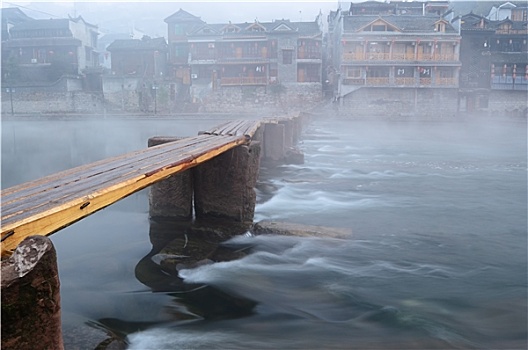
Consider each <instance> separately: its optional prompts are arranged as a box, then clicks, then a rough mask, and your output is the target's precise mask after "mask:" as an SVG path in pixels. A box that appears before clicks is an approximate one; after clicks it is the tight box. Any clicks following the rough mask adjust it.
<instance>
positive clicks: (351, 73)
mask: <svg viewBox="0 0 528 350" xmlns="http://www.w3.org/2000/svg"><path fill="white" fill-rule="evenodd" d="M346 73H347V78H350V79H358V78H361V69H359V68H348V69H347V72H346Z"/></svg>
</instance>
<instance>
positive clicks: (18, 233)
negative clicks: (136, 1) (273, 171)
mask: <svg viewBox="0 0 528 350" xmlns="http://www.w3.org/2000/svg"><path fill="white" fill-rule="evenodd" d="M260 124H261V122H260V121H246V120H239V121H233V122H228V123H225V124H223V125H220V126H217V127H215V128H214V129H212V130H210V131H207V132H203V133H202V134H201V135H198V136H195V137H189V138H185V139H181V140H177V141H174V142H170V143H165V144H161V145H158V146H154V147H149V148H146V149H142V150H139V151H135V152H131V153H127V154H124V155H121V156H117V157H113V158H109V159H104V160H101V161H98V162H94V163H91V164H87V165H83V166H79V167H77V168H73V169H69V170H66V171H63V172H60V173H57V174H53V175H50V176H46V177H44V178H41V179H38V180H35V181H31V182H27V183H23V184H20V185H17V186H14V187H11V188H8V189H5V190H3V191H2V192H1V245H2V256H5V255H8V254H10V252H11V251H12V250H14V249H15V248H16V246H17V245H18V244H19V243H20V242H21V241H22V240H24V238H26V237H27V236H30V235H49V234H52V233H54V232H56V231H58V230H60V229H61V228H63V227H66V226H68V225H70V224H72V223H74V222H76V221H78V220H80V219H82V218H84V217H86V216H88V215H90V214H92V213H94V212H96V211H98V210H100V209H103V208H105V207H107V206H108V205H110V204H112V203H114V202H116V201H118V200H120V199H122V198H124V197H126V196H129V195H131V194H132V193H135V192H137V191H139V190H141V189H143V188H145V187H147V186H149V185H152V184H153V183H156V182H158V181H161V180H163V179H165V178H167V177H168V176H170V175H173V174H175V173H178V172H181V171H183V170H186V169H189V168H192V167H194V166H197V165H199V164H201V163H203V162H206V161H208V160H210V159H211V158H214V157H216V156H218V155H219V154H221V153H224V152H226V151H228V150H230V149H232V148H235V147H237V146H239V145H243V144H248V143H249V142H250V141H251V138H252V137H253V135H254V134H255V132H256V130H257V129H258V128H259V126H260Z"/></svg>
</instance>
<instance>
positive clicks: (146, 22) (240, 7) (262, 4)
mask: <svg viewBox="0 0 528 350" xmlns="http://www.w3.org/2000/svg"><path fill="white" fill-rule="evenodd" d="M346 4H347V5H343V6H344V7H348V4H349V2H348V3H346ZM338 5H339V4H338V0H318V1H295V0H293V1H288V2H284V1H278V0H271V1H270V0H268V1H256V0H245V1H218V0H210V1H199V2H198V1H189V0H187V1H139V0H128V1H120V0H117V1H112V2H110V1H93V0H92V1H72V0H62V1H54V2H49V1H42V0H37V1H9V0H7V1H2V7H13V6H17V7H19V8H20V9H21V10H22V11H24V12H25V13H26V14H27V15H28V16H31V17H33V18H67V17H68V15H70V16H78V15H82V16H83V18H84V19H85V20H86V21H88V22H90V23H92V24H95V25H98V26H99V29H100V31H101V33H102V34H104V33H111V32H122V31H124V30H130V28H134V29H138V30H140V31H142V32H144V33H145V34H148V35H151V36H164V37H166V36H167V34H166V32H167V29H166V28H167V25H166V23H165V22H164V19H165V18H167V17H169V16H170V15H172V14H173V13H175V12H176V11H178V10H179V9H180V8H182V9H183V10H185V11H187V12H190V13H191V14H193V15H195V16H197V17H200V18H201V19H202V20H203V21H205V22H207V23H227V22H229V21H231V22H234V23H236V22H253V21H255V20H258V21H260V22H271V21H273V20H275V19H289V20H291V21H295V22H297V21H314V20H315V18H316V17H317V15H318V14H319V12H322V13H323V16H324V17H323V19H324V21H325V22H326V16H327V15H328V13H329V12H330V11H331V10H336V9H337V8H338Z"/></svg>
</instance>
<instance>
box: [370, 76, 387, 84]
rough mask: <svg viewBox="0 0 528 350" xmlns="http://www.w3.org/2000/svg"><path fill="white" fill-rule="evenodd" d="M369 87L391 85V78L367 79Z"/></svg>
mask: <svg viewBox="0 0 528 350" xmlns="http://www.w3.org/2000/svg"><path fill="white" fill-rule="evenodd" d="M367 85H376V86H380V85H381V86H385V85H389V78H388V77H386V78H367Z"/></svg>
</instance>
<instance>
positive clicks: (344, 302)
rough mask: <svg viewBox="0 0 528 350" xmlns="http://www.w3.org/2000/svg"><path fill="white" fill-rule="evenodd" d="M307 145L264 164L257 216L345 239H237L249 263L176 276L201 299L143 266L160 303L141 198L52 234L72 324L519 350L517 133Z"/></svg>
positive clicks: (188, 344)
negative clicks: (327, 229)
mask: <svg viewBox="0 0 528 350" xmlns="http://www.w3.org/2000/svg"><path fill="white" fill-rule="evenodd" d="M154 124H155V123H154ZM142 125H143V126H145V125H144V124H142ZM213 125H214V124H213ZM160 127H161V126H158V127H157V128H160ZM4 130H5V129H4ZM4 130H3V131H2V132H3V133H4ZM8 131H9V129H7V130H6V132H8ZM147 132H150V131H149V130H146V129H145V130H142V133H143V134H144V133H147ZM107 133H109V134H111V133H112V132H111V128H107ZM173 134H174V133H173ZM18 136H19V137H20V134H18ZM78 136H79V135H78ZM148 136H152V135H148ZM4 140H5V138H4V134H3V140H2V142H4ZM7 140H9V137H8V138H7ZM71 141H72V142H73V141H74V140H71ZM141 142H146V141H141ZM13 145H15V143H13ZM17 145H18V147H19V151H20V148H21V147H22V148H23V149H25V150H26V151H27V150H28V147H29V146H28V145H25V146H23V145H20V144H17ZM81 145H86V142H85V141H83V142H81ZM143 145H144V143H140V144H137V145H136V146H135V147H136V148H140V147H142V146H143ZM8 146H9V145H8ZM300 147H301V148H302V150H303V152H304V153H305V164H303V165H285V166H281V167H279V168H276V169H274V168H264V169H262V172H261V179H260V183H259V186H258V191H257V193H258V198H259V204H258V205H257V208H256V220H262V219H273V220H279V221H286V222H295V223H301V224H308V225H322V226H332V227H343V228H349V229H351V231H352V234H351V235H350V236H349V237H343V238H341V239H337V238H329V237H311V238H306V237H284V236H243V237H237V238H234V239H232V240H230V241H229V242H227V243H226V246H228V247H231V248H233V249H242V248H245V249H247V250H248V251H250V254H249V255H247V256H245V257H244V258H242V259H240V260H235V261H230V262H220V263H215V264H211V265H205V266H200V267H197V268H194V269H184V270H180V271H179V274H180V277H182V278H183V280H184V281H185V282H187V283H193V284H197V286H196V288H194V287H193V288H194V289H193V288H190V289H185V290H184V289H182V285H181V283H180V282H177V281H175V280H176V279H175V277H173V276H169V275H167V274H166V273H163V272H161V271H156V270H155V267H156V266H158V265H156V264H154V263H155V261H154V262H152V264H153V265H154V269H153V270H149V273H150V274H151V275H150V276H151V277H152V279H153V280H154V279H158V280H161V281H162V286H163V287H164V288H162V290H163V291H161V292H160V291H157V292H154V293H153V292H152V290H151V287H150V286H148V285H143V284H142V283H140V282H139V281H138V278H139V277H138V271H137V266H139V265H140V263H139V262H140V261H143V260H144V257H145V256H146V255H147V254H148V253H149V250H150V247H151V244H150V242H149V237H148V233H149V232H148V231H149V222H148V215H147V212H146V196H145V193H143V192H142V193H140V194H138V195H136V196H132V197H130V198H128V199H126V200H125V201H123V203H120V204H118V205H117V206H115V207H114V206H112V207H111V208H109V209H107V210H105V211H104V212H102V213H100V214H97V215H95V216H92V217H90V218H88V219H86V220H83V221H81V222H79V223H77V224H75V225H73V226H72V227H70V228H67V229H66V230H64V231H61V232H60V233H58V234H57V235H54V236H53V240H54V243H55V245H56V247H57V250H58V253H59V268H60V269H61V283H62V298H63V313H64V315H65V316H64V317H65V323H67V322H70V321H71V317H70V315H71V314H75V315H77V316H80V317H81V318H82V319H84V320H89V321H93V322H96V323H98V324H99V325H103V326H105V327H107V328H109V329H112V330H113V331H120V332H122V334H124V335H127V338H126V339H127V341H128V342H129V347H130V348H131V349H189V348H192V349H215V348H216V349H247V348H253V349H279V348H280V349H287V348H289V349H332V348H336V349H342V348H347V349H351V348H355V349H369V348H370V349H380V348H384V349H386V348H393V349H403V348H405V349H431V348H437V349H446V348H476V349H482V348H497V349H525V348H526V347H527V331H526V329H527V321H526V309H527V299H526V297H527V295H526V291H527V253H526V252H527V217H526V216H527V214H526V213H527V203H526V202H527V182H526V179H527V168H526V159H527V154H526V152H527V147H526V123H504V122H503V123H497V124H493V123H488V122H485V121H474V122H457V123H432V122H428V123H407V122H391V123H378V122H370V121H354V120H342V119H338V118H327V119H324V118H320V119H316V120H314V121H313V122H312V123H311V124H310V125H309V127H308V129H307V130H306V132H305V133H304V135H303V140H302V143H301V144H300ZM4 149H6V148H5V146H4V148H3V156H8V157H9V155H10V154H9V153H8V154H7V155H6V153H4ZM10 149H11V148H8V149H7V150H8V151H9V150H10ZM57 152H62V151H57ZM68 152H70V153H71V152H74V153H75V154H77V155H79V154H82V155H83V157H87V156H86V155H84V154H83V153H80V150H79V149H76V150H75V151H68ZM105 152H108V153H111V152H112V148H111V147H110V148H107V149H106V151H105ZM70 153H68V157H70ZM72 154H73V153H72ZM13 155H14V153H13ZM105 155H106V154H105ZM61 157H62V155H61ZM71 157H72V158H71V159H72V160H73V159H76V158H75V157H74V156H73V155H71ZM55 158H57V157H55ZM68 159H69V158H68ZM3 161H4V160H3ZM10 164H11V163H10ZM12 164H16V161H15V160H13V163H12ZM23 164H26V163H25V162H23ZM2 171H3V172H4V171H5V172H6V174H8V175H9V174H11V172H16V169H2ZM12 180H13V181H16V179H12ZM10 181H11V180H10ZM166 229H167V230H171V229H172V230H174V228H172V227H166ZM150 230H151V231H152V227H151V228H150ZM155 259H156V257H155V258H154V260H155ZM149 260H150V261H152V260H151V259H150V258H149ZM136 265H137V266H136ZM135 268H136V269H135ZM142 278H143V279H144V278H145V276H144V275H142ZM143 279H142V280H141V281H143ZM202 284H203V285H204V286H202ZM156 286H158V287H159V284H157V285H156Z"/></svg>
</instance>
